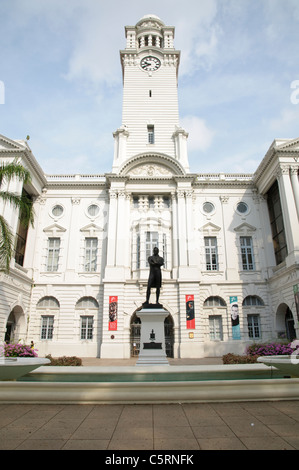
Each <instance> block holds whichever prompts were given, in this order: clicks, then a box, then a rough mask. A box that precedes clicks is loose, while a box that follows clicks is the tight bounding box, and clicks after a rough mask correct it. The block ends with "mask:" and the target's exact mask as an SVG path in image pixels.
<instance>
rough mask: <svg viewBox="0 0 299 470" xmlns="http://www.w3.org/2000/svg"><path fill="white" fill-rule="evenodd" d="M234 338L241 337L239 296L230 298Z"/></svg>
mask: <svg viewBox="0 0 299 470" xmlns="http://www.w3.org/2000/svg"><path fill="white" fill-rule="evenodd" d="M229 302H230V314H231V321H232V331H233V339H241V332H240V318H239V305H238V297H236V296H232V297H230V298H229Z"/></svg>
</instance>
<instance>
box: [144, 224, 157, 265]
mask: <svg viewBox="0 0 299 470" xmlns="http://www.w3.org/2000/svg"><path fill="white" fill-rule="evenodd" d="M158 244H159V234H158V232H146V241H145V256H146V266H148V261H147V260H148V257H149V256H152V254H153V251H154V248H155V246H156V247H158Z"/></svg>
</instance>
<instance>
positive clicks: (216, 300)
mask: <svg viewBox="0 0 299 470" xmlns="http://www.w3.org/2000/svg"><path fill="white" fill-rule="evenodd" d="M203 306H204V307H226V303H225V301H224V300H223V299H222V297H218V296H216V297H208V298H207V299H206V300H205V301H204V304H203Z"/></svg>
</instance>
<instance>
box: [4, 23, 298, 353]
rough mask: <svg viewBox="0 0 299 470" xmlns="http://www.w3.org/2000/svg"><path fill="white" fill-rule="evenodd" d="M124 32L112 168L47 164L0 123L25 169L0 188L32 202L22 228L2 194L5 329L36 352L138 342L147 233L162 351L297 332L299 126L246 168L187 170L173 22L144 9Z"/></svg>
mask: <svg viewBox="0 0 299 470" xmlns="http://www.w3.org/2000/svg"><path fill="white" fill-rule="evenodd" d="M125 31H126V48H125V49H124V50H122V51H121V52H120V57H121V64H122V73H123V116H122V124H121V126H120V128H119V129H117V130H116V131H115V132H114V134H113V136H114V141H115V146H114V156H113V158H112V156H111V163H112V171H111V173H108V174H105V175H104V174H103V175H101V174H99V175H72V174H69V175H55V176H48V175H45V174H44V172H43V170H42V169H41V167H40V166H39V164H38V162H37V160H36V159H35V157H34V156H33V154H32V152H31V150H30V148H29V146H28V143H27V141H16V140H11V139H9V138H7V137H5V136H0V159H1V161H11V160H13V159H14V158H16V157H18V158H19V159H20V160H21V162H22V164H23V165H24V166H25V167H26V168H28V169H29V170H30V172H31V174H32V183H31V184H30V185H28V186H26V187H21V186H20V185H18V184H17V183H11V184H10V185H9V188H6V189H9V190H10V191H15V192H17V193H21V192H22V191H26V193H27V194H28V195H30V196H31V197H32V199H33V201H34V209H35V223H34V227H29V229H28V231H26V230H24V228H22V226H21V225H20V224H19V218H18V214H16V213H15V211H14V210H13V209H12V207H11V206H10V205H8V204H4V205H3V204H2V203H0V204H1V205H0V213H1V214H2V215H3V216H4V217H5V219H6V220H7V221H8V222H9V224H10V226H11V228H12V230H13V231H14V233H15V234H16V240H17V244H16V253H15V259H14V260H13V261H12V263H11V270H10V274H9V275H8V274H4V273H2V274H1V273H0V294H1V297H0V334H1V339H2V340H4V339H6V340H7V341H9V340H10V341H13V340H15V341H17V340H19V339H21V340H23V341H25V342H27V343H30V341H33V342H34V345H35V347H36V348H37V349H38V351H39V355H40V356H43V355H46V354H49V353H50V354H52V355H53V356H60V355H76V356H80V357H103V358H128V357H130V356H131V355H137V354H138V348H139V335H140V324H139V319H138V310H139V309H140V308H141V306H142V303H143V302H144V301H145V295H146V288H147V279H148V273H149V268H148V266H147V258H148V256H149V255H150V254H152V251H153V248H154V247H155V246H158V248H159V250H160V255H161V256H163V258H164V261H165V265H164V267H163V273H162V277H163V284H162V290H161V295H160V302H161V303H162V304H163V306H164V308H165V309H166V310H167V311H168V312H169V315H168V317H167V318H166V320H165V332H166V350H167V354H168V355H169V356H173V357H182V358H188V357H189V358H200V357H205V356H221V355H223V354H225V353H228V352H238V353H243V352H244V350H245V346H246V345H247V344H249V343H250V342H253V341H254V342H258V341H260V342H265V341H270V340H275V339H277V338H280V339H281V338H284V337H285V338H289V339H293V338H295V337H296V335H297V336H298V337H299V323H298V310H296V300H297V299H298V295H297V290H298V284H299V265H298V263H299V225H298V217H299V182H298V169H299V163H298V162H299V139H294V140H275V141H274V142H273V143H272V145H271V146H270V149H269V151H268V152H267V154H266V155H265V157H264V158H263V160H262V161H261V164H260V166H259V167H258V169H257V170H256V172H255V174H250V175H248V174H222V173H221V174H194V173H192V169H191V168H189V163H188V151H187V139H188V133H187V132H186V130H184V129H183V128H182V127H181V126H180V121H179V109H178V95H177V79H178V70H179V62H180V52H179V51H177V50H176V49H175V48H174V42H173V40H174V28H173V27H169V26H165V24H164V23H163V22H162V21H161V20H160V19H159V18H158V17H156V16H154V15H147V16H145V17H143V18H142V19H141V20H140V21H139V22H138V23H137V24H136V26H128V27H126V29H125ZM2 189H3V188H2ZM153 294H154V293H153ZM234 310H237V315H238V317H237V319H234V318H232V312H233V311H234ZM190 315H191V316H190Z"/></svg>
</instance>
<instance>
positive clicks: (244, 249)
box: [240, 237, 254, 271]
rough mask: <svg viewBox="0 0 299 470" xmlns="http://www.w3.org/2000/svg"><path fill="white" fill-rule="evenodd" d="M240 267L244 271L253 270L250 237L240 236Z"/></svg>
mask: <svg viewBox="0 0 299 470" xmlns="http://www.w3.org/2000/svg"><path fill="white" fill-rule="evenodd" d="M240 245H241V256H242V268H243V270H244V271H253V270H254V259H253V246H252V238H251V237H240Z"/></svg>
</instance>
